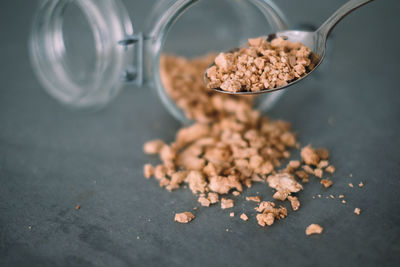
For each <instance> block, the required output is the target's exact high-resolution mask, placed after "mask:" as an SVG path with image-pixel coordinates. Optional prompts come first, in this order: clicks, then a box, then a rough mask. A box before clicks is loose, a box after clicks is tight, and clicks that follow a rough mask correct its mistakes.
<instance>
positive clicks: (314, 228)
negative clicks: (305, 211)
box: [306, 223, 324, 235]
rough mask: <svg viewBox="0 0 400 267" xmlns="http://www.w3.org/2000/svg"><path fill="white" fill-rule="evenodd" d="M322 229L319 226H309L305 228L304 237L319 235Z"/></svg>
mask: <svg viewBox="0 0 400 267" xmlns="http://www.w3.org/2000/svg"><path fill="white" fill-rule="evenodd" d="M323 230H324V228H322V226H320V225H319V224H315V223H313V224H310V225H309V226H307V228H306V235H314V234H321V233H322V231H323Z"/></svg>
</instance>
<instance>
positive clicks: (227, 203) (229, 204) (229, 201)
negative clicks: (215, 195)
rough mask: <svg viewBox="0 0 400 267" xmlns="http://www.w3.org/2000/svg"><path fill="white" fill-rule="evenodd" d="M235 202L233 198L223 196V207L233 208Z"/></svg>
mask: <svg viewBox="0 0 400 267" xmlns="http://www.w3.org/2000/svg"><path fill="white" fill-rule="evenodd" d="M234 205H235V204H234V202H233V200H232V199H227V198H222V199H221V209H229V208H233V206H234Z"/></svg>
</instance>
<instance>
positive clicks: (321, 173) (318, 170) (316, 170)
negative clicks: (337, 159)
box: [314, 168, 324, 178]
mask: <svg viewBox="0 0 400 267" xmlns="http://www.w3.org/2000/svg"><path fill="white" fill-rule="evenodd" d="M323 174H324V172H323V171H322V169H320V168H317V169H315V170H314V175H315V176H317V177H319V178H322V175H323Z"/></svg>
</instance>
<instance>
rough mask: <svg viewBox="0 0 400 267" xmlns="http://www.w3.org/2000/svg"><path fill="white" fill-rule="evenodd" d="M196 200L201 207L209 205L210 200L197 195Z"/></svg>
mask: <svg viewBox="0 0 400 267" xmlns="http://www.w3.org/2000/svg"><path fill="white" fill-rule="evenodd" d="M197 201H198V202H199V203H200V204H201V205H202V206H203V207H209V206H210V204H211V202H210V200H209V199H208V198H205V197H199V198H198V199H197Z"/></svg>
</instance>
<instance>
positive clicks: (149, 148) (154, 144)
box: [143, 139, 165, 154]
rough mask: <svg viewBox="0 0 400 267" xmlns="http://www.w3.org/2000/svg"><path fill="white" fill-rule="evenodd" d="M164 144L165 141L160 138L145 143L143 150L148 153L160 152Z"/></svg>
mask: <svg viewBox="0 0 400 267" xmlns="http://www.w3.org/2000/svg"><path fill="white" fill-rule="evenodd" d="M164 145H165V143H164V141H162V140H159V139H157V140H152V141H148V142H147V143H145V144H144V145H143V151H144V153H146V154H159V153H160V151H161V148H162V147H163V146H164Z"/></svg>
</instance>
